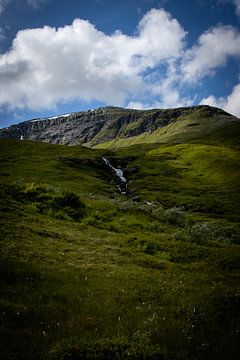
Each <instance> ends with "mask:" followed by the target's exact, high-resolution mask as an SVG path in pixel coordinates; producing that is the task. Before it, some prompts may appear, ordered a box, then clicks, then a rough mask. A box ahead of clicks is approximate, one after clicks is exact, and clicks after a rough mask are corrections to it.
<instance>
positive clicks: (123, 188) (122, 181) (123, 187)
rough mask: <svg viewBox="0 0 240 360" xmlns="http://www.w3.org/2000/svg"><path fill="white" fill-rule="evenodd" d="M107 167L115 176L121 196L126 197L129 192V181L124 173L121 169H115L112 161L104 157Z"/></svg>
mask: <svg viewBox="0 0 240 360" xmlns="http://www.w3.org/2000/svg"><path fill="white" fill-rule="evenodd" d="M102 159H103V161H104V163H105V164H106V166H107V167H109V168H110V169H111V170H112V171H113V172H114V174H115V176H116V179H117V187H118V190H119V191H120V193H121V194H124V195H126V192H127V179H126V178H125V176H124V174H123V171H122V170H121V169H119V168H115V167H114V166H113V165H112V164H111V163H110V161H109V160H108V159H107V158H105V157H103V158H102Z"/></svg>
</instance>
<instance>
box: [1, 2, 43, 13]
mask: <svg viewBox="0 0 240 360" xmlns="http://www.w3.org/2000/svg"><path fill="white" fill-rule="evenodd" d="M14 1H17V0H0V14H2V13H3V12H4V10H5V8H6V7H7V6H8V4H10V3H11V2H14ZM22 1H23V2H26V3H27V5H29V6H31V7H32V8H33V9H37V8H39V7H40V6H42V5H45V4H46V3H47V2H48V1H49V0H22Z"/></svg>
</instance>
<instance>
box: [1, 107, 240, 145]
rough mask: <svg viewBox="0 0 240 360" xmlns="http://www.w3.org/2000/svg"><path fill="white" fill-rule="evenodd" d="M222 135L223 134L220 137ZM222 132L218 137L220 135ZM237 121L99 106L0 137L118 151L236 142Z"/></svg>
mask: <svg viewBox="0 0 240 360" xmlns="http://www.w3.org/2000/svg"><path fill="white" fill-rule="evenodd" d="M226 131H227V132H228V133H229V136H226ZM223 133H224V136H222V134H223ZM239 134H240V120H239V119H237V118H236V117H234V116H232V115H230V114H228V113H226V112H224V111H223V110H220V109H217V108H213V107H210V106H194V107H189V108H177V109H167V110H160V109H156V110H130V109H122V108H114V107H107V108H100V109H97V110H91V111H87V112H79V113H72V114H68V115H62V116H58V117H53V118H46V119H35V120H31V121H25V122H23V123H20V124H18V125H14V126H11V127H9V128H7V129H2V130H0V138H15V139H20V138H21V137H23V138H24V139H26V140H38V141H44V142H48V143H52V144H64V145H76V144H84V145H87V146H90V147H92V146H96V145H99V144H100V145H99V146H101V147H118V146H128V145H132V144H137V143H142V142H145V143H156V142H158V143H159V142H165V143H166V142H174V143H183V142H186V141H188V142H189V141H190V142H198V141H201V139H202V138H203V137H205V138H206V139H207V138H208V139H209V142H210V143H211V142H215V141H216V137H221V138H222V140H223V139H224V138H227V141H228V142H229V143H232V144H239Z"/></svg>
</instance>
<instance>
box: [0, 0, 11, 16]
mask: <svg viewBox="0 0 240 360" xmlns="http://www.w3.org/2000/svg"><path fill="white" fill-rule="evenodd" d="M10 1H12V0H0V14H1V13H3V11H4V10H5V7H6V6H7V5H8V3H9V2H10Z"/></svg>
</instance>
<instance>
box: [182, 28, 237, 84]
mask: <svg viewBox="0 0 240 360" xmlns="http://www.w3.org/2000/svg"><path fill="white" fill-rule="evenodd" d="M230 56H240V33H239V32H238V31H237V30H236V29H235V28H233V27H232V26H218V27H215V28H212V29H210V30H209V31H207V32H205V33H203V34H202V35H201V36H200V38H199V40H198V44H197V45H195V46H193V47H192V48H191V49H189V50H188V51H187V52H186V54H185V56H184V59H183V63H182V72H183V76H184V79H185V81H189V82H196V81H198V80H199V79H201V78H203V77H204V76H206V75H209V74H211V73H214V71H215V70H216V69H217V68H218V67H220V66H222V65H225V64H226V62H227V60H228V58H229V57H230Z"/></svg>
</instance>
